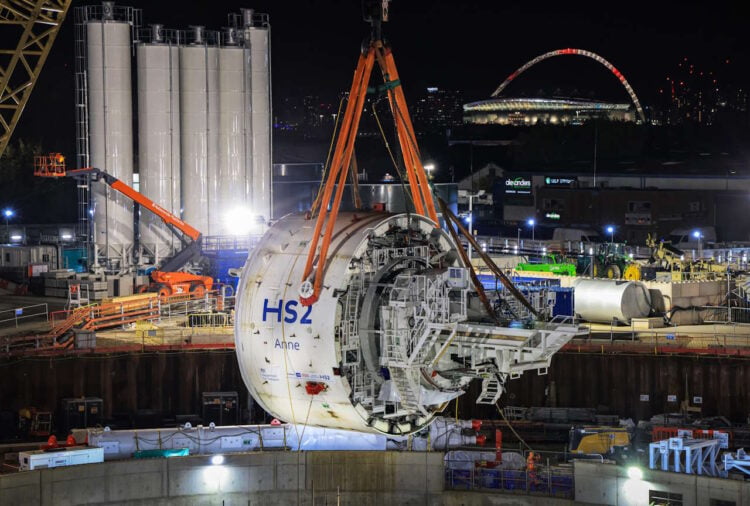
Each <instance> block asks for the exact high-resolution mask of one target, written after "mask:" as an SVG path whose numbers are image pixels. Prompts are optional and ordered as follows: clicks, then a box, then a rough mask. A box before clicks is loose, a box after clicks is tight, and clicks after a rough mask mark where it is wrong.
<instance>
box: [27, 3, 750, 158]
mask: <svg viewBox="0 0 750 506" xmlns="http://www.w3.org/2000/svg"><path fill="white" fill-rule="evenodd" d="M81 4H82V3H78V2H75V4H74V5H81ZM122 4H123V5H125V4H128V5H133V6H136V7H141V8H143V9H144V16H143V18H144V19H143V20H144V24H149V23H163V24H165V25H166V26H167V27H170V28H186V27H187V26H188V25H191V24H204V25H206V26H207V27H209V28H211V29H218V28H220V27H222V26H225V25H226V24H227V21H226V19H227V13H229V12H236V11H238V9H239V8H240V7H242V6H248V7H253V8H255V9H256V10H257V11H258V12H268V13H269V14H270V15H271V24H272V33H273V39H272V58H273V92H274V98H276V99H277V98H278V97H281V96H285V95H296V96H302V95H308V94H317V95H321V96H322V97H333V96H335V95H336V94H337V93H338V92H340V91H343V90H346V89H348V87H349V85H350V80H351V76H352V72H353V69H354V66H355V63H356V58H357V51H358V48H359V46H360V43H361V41H362V40H363V38H364V37H365V36H366V35H367V34H368V27H367V25H366V24H365V23H364V22H363V21H362V19H361V10H360V2H359V1H358V0H346V1H344V0H329V1H313V0H274V1H270V0H257V1H255V2H253V3H246V2H235V1H230V2H207V1H200V2H174V1H171V2H170V1H162V2H153V1H150V2H146V1H134V2H130V3H126V2H122ZM73 19H74V18H73V13H72V12H71V13H70V14H69V16H68V18H67V20H66V22H65V26H64V27H63V30H62V32H61V35H60V37H59V38H58V40H57V42H56V43H55V47H54V48H53V51H52V53H51V55H50V58H49V60H48V62H47V65H46V67H45V69H44V70H43V71H42V76H41V78H40V81H39V83H38V85H37V88H36V89H35V91H34V93H33V95H32V97H31V99H30V101H29V105H28V107H27V110H26V112H25V114H24V116H23V117H22V120H21V125H20V127H19V129H18V130H17V133H16V136H17V137H23V138H28V139H31V140H37V141H41V142H42V143H43V145H44V149H45V150H53V149H60V150H63V151H65V152H68V153H69V154H73V153H72V151H73V149H74V147H73V141H74V131H75V127H74V121H73V119H74V116H73V37H74V30H73ZM748 26H750V18H749V17H748V16H747V15H746V14H745V9H744V6H743V4H742V3H741V2H718V1H713V2H659V1H652V2H649V3H646V2H643V3H638V2H635V3H634V2H627V3H625V2H617V3H607V2H597V3H590V4H589V3H581V2H554V3H546V2H538V1H537V2H529V1H523V2H518V1H504V2H498V1H473V2H471V1H455V0H454V1H445V0H436V1H427V0H394V1H393V2H392V4H391V21H390V22H389V23H388V24H387V25H386V26H385V33H386V37H387V38H388V39H389V40H390V41H391V43H392V45H393V47H394V52H395V56H396V62H397V64H398V65H399V71H400V73H401V78H402V81H403V82H404V86H405V89H406V92H407V100H408V97H409V90H414V89H417V87H424V86H443V87H449V88H458V89H461V90H463V91H464V94H465V97H466V98H467V99H469V100H471V99H481V98H486V97H488V96H489V95H490V93H491V92H492V91H493V90H494V88H495V87H496V86H497V85H498V84H499V83H500V82H501V81H503V79H504V78H505V77H506V76H507V75H508V74H509V73H510V72H512V71H513V70H514V69H515V68H517V67H518V66H520V65H522V64H523V63H524V62H526V61H527V60H529V59H531V58H533V57H534V56H537V55H539V54H541V53H544V52H546V51H549V50H551V49H558V48H563V47H578V48H582V49H588V50H591V51H594V52H596V53H599V54H601V55H602V56H604V57H605V58H606V59H608V60H609V61H611V62H612V63H613V64H614V65H615V66H616V67H618V68H619V69H620V70H621V71H622V72H623V74H624V75H625V76H626V77H627V79H628V80H629V81H630V83H631V85H632V86H633V88H634V89H635V91H636V93H637V94H638V95H639V97H640V99H641V102H643V103H645V104H648V103H649V102H651V101H653V100H654V99H655V98H654V97H655V95H656V93H657V90H658V88H659V86H661V85H662V84H663V82H664V79H665V76H667V75H669V74H670V72H672V71H673V70H674V69H675V67H676V64H677V62H678V61H679V60H680V59H681V58H683V57H686V56H687V57H689V58H690V60H691V61H693V62H696V63H697V64H698V65H700V66H701V68H705V69H706V70H709V69H713V70H715V71H719V72H720V73H721V72H723V74H722V77H724V76H725V75H726V76H727V77H725V78H727V79H728V78H731V79H733V80H735V81H741V82H744V81H746V80H747V75H746V71H745V70H744V69H746V68H748V65H749V64H750V62H749V61H748V60H749V58H748V51H747V48H748V43H747V29H748ZM726 60H729V61H730V62H731V65H726V64H725V66H726V68H725V69H724V70H723V71H722V70H721V69H720V68H719V67H721V64H722V62H725V61H726ZM727 70H728V71H729V72H727ZM556 87H561V88H565V89H571V88H572V89H577V90H581V91H582V92H585V93H588V94H589V95H594V96H596V97H597V98H602V99H610V100H621V101H627V96H626V95H625V92H624V90H622V88H621V87H620V86H619V84H618V82H617V80H616V79H615V78H614V77H613V76H612V75H611V74H608V73H607V72H606V71H605V70H604V69H603V68H602V67H600V66H599V65H598V64H597V63H595V62H592V61H589V60H587V59H585V58H581V57H576V56H569V57H560V58H555V59H552V60H548V61H547V62H544V63H542V64H540V65H538V66H537V67H534V68H533V69H531V70H529V71H528V72H527V73H526V74H524V76H523V77H521V78H519V79H518V80H517V81H516V82H514V83H513V84H512V85H511V86H510V87H509V88H508V89H507V91H506V94H508V95H512V94H514V93H533V92H534V90H536V89H547V90H549V89H554V88H556Z"/></svg>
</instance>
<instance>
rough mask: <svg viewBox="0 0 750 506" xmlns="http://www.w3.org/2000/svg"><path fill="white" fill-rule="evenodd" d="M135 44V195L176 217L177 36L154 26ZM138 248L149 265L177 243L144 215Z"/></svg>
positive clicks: (157, 221) (157, 220)
mask: <svg viewBox="0 0 750 506" xmlns="http://www.w3.org/2000/svg"><path fill="white" fill-rule="evenodd" d="M148 33H149V37H148V42H144V43H141V44H138V47H137V51H136V56H137V68H138V155H139V157H138V159H139V164H138V172H139V176H140V191H141V193H143V194H144V195H146V196H147V197H148V198H150V199H151V200H153V201H154V202H155V203H157V204H158V205H159V206H161V207H162V208H164V209H166V210H167V211H169V212H170V213H172V214H174V215H177V216H179V215H180V71H179V62H180V58H179V56H180V55H179V48H178V47H177V45H176V42H177V40H176V34H175V33H174V32H172V31H170V32H166V33H165V31H164V30H163V28H162V26H161V25H153V26H152V27H151V30H150V31H149V32H148ZM140 232H141V238H140V244H141V246H142V247H143V249H144V251H145V252H146V254H147V255H148V256H151V257H152V259H153V263H158V262H159V261H160V260H161V259H164V258H165V257H167V256H169V255H171V254H172V253H173V252H174V250H175V248H177V247H179V244H180V243H179V241H178V240H177V238H176V237H175V236H174V234H173V233H172V232H171V231H170V230H169V229H168V228H167V227H166V226H165V225H164V223H163V222H162V220H161V219H160V218H158V217H156V216H154V215H153V214H151V213H149V212H148V211H142V212H141V216H140Z"/></svg>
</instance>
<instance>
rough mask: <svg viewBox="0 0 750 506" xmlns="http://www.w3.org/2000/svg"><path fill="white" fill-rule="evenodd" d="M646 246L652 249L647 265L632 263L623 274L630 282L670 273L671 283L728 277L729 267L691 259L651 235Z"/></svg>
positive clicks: (709, 261)
mask: <svg viewBox="0 0 750 506" xmlns="http://www.w3.org/2000/svg"><path fill="white" fill-rule="evenodd" d="M646 246H648V247H649V248H651V257H650V258H649V260H648V262H646V263H642V264H641V263H632V264H630V265H629V266H628V267H627V268H626V269H625V272H624V273H623V277H624V278H625V279H628V280H632V281H638V280H652V279H655V278H656V277H657V273H659V272H667V273H669V279H670V280H671V281H688V280H691V281H697V280H708V279H721V278H723V277H725V276H726V272H727V266H726V265H725V264H719V263H716V262H714V261H713V260H706V259H703V258H699V259H697V260H694V259H689V258H687V257H686V255H685V253H684V252H683V251H681V250H679V249H677V248H675V247H674V246H672V244H671V243H669V242H668V241H658V242H657V241H656V239H655V238H654V237H652V236H651V235H650V234H649V235H648V237H647V238H646Z"/></svg>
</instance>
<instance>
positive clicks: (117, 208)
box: [86, 21, 134, 263]
mask: <svg viewBox="0 0 750 506" xmlns="http://www.w3.org/2000/svg"><path fill="white" fill-rule="evenodd" d="M130 34H131V27H130V24H128V23H121V22H114V21H89V22H88V23H86V42H87V47H86V54H87V58H88V68H87V90H88V114H89V142H90V152H91V165H92V166H93V167H96V168H98V169H102V170H104V171H106V172H108V173H109V174H110V175H112V176H114V177H116V178H117V179H120V180H121V181H123V182H124V183H125V184H128V185H132V184H133V102H132V90H131V40H130ZM91 193H92V201H93V206H94V223H95V237H94V242H95V243H96V244H97V248H98V250H99V251H100V252H101V254H102V255H103V256H105V257H109V258H111V257H118V258H120V259H121V260H122V261H123V262H125V263H128V262H129V254H128V253H129V251H130V249H131V248H132V244H133V239H134V237H133V204H132V202H131V201H130V199H128V198H127V197H125V196H124V195H120V194H119V193H118V192H117V191H115V190H112V189H111V188H109V187H108V186H107V185H106V184H104V183H102V182H95V183H93V184H92V192H91Z"/></svg>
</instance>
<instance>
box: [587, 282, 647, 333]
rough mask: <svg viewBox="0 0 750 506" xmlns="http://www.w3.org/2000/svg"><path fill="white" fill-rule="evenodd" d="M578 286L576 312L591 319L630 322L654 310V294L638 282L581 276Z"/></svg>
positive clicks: (604, 321) (606, 321)
mask: <svg viewBox="0 0 750 506" xmlns="http://www.w3.org/2000/svg"><path fill="white" fill-rule="evenodd" d="M573 286H574V288H575V293H574V298H575V303H574V307H575V310H574V312H575V314H576V316H577V317H579V318H581V319H582V320H586V321H588V322H599V323H611V322H612V321H618V322H622V323H630V321H631V320H632V319H633V318H643V317H646V316H648V315H649V313H650V312H651V294H650V293H649V291H648V288H646V285H644V284H643V283H639V282H637V281H617V280H610V279H580V280H578V281H576V282H575V284H574V285H573Z"/></svg>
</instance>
